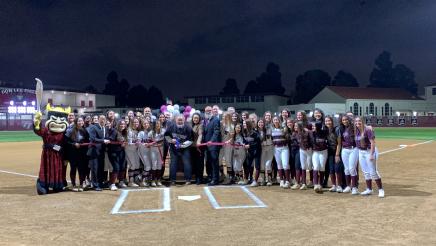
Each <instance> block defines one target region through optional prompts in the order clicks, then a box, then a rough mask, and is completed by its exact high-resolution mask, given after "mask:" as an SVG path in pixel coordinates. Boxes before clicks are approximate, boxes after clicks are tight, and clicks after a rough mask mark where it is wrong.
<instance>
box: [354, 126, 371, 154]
mask: <svg viewBox="0 0 436 246" xmlns="http://www.w3.org/2000/svg"><path fill="white" fill-rule="evenodd" d="M362 138H363V139H362ZM354 139H355V140H356V146H357V147H358V148H359V149H363V150H367V149H371V141H370V140H374V139H375V136H374V131H373V130H371V129H370V128H368V127H365V130H364V132H363V136H362V133H361V132H360V130H359V129H357V130H356V137H355V138H354Z"/></svg>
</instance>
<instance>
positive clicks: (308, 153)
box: [300, 148, 313, 170]
mask: <svg viewBox="0 0 436 246" xmlns="http://www.w3.org/2000/svg"><path fill="white" fill-rule="evenodd" d="M300 164H301V169H303V170H312V167H313V165H312V149H307V150H304V149H301V148H300Z"/></svg>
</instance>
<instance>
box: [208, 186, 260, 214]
mask: <svg viewBox="0 0 436 246" xmlns="http://www.w3.org/2000/svg"><path fill="white" fill-rule="evenodd" d="M217 188H223V189H224V188H225V189H228V188H239V189H241V190H242V191H243V192H244V193H245V194H247V195H248V197H249V198H250V199H251V200H253V202H254V203H255V204H256V205H233V206H221V205H220V204H219V203H218V202H217V200H216V198H215V196H214V195H213V194H212V192H211V190H212V189H217ZM204 193H205V194H206V196H207V198H208V199H209V202H210V204H211V205H212V207H213V208H214V209H229V208H267V207H268V206H267V205H266V204H265V203H263V202H262V200H260V199H259V198H258V197H257V196H256V195H254V194H253V192H251V191H250V190H249V189H248V188H247V187H245V186H213V187H204Z"/></svg>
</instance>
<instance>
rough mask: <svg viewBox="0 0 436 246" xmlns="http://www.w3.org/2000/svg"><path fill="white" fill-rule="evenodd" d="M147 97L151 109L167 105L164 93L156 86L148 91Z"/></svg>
mask: <svg viewBox="0 0 436 246" xmlns="http://www.w3.org/2000/svg"><path fill="white" fill-rule="evenodd" d="M147 95H148V96H147V101H148V106H150V107H151V108H159V107H160V106H161V105H162V104H165V100H164V98H163V94H162V91H161V90H159V89H158V88H157V87H155V86H154V85H152V86H151V87H150V89H148V94H147Z"/></svg>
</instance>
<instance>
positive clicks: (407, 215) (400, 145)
mask: <svg viewBox="0 0 436 246" xmlns="http://www.w3.org/2000/svg"><path fill="white" fill-rule="evenodd" d="M433 132H434V131H432V133H433ZM404 133H405V134H406V135H407V131H404ZM423 136H426V134H423ZM433 137H434V136H431V135H429V136H428V137H427V138H417V139H412V138H409V137H406V138H402V139H401V138H388V137H387V138H378V139H377V140H376V141H377V145H378V149H379V152H380V154H381V155H380V158H379V160H378V166H379V171H380V173H381V175H382V180H383V183H384V188H385V192H386V197H385V198H384V199H380V198H378V197H377V195H376V194H377V190H375V194H374V195H372V196H369V197H361V196H351V195H350V194H337V193H329V192H328V191H325V192H324V193H323V194H316V193H314V192H313V190H306V191H299V190H298V191H293V190H283V189H281V188H279V187H278V186H273V187H256V188H250V187H243V188H241V187H240V186H232V187H213V188H210V189H209V188H207V186H203V185H202V186H196V185H191V186H180V187H171V188H164V189H150V190H131V191H128V190H124V191H121V190H118V191H116V192H113V191H108V190H105V191H103V192H95V191H86V192H81V193H74V192H62V193H57V194H49V195H46V196H38V195H37V194H36V191H35V180H36V175H37V173H38V170H39V158H40V153H41V142H39V141H28V142H2V143H0V154H1V155H0V156H1V158H0V245H103V244H105V245H119V244H124V245H133V244H135V245H315V244H316V245H350V244H354V245H436V224H435V222H434V221H436V197H435V193H436V186H434V184H436V170H435V165H436V163H435V160H434V156H435V150H436V142H435V141H433V140H432V138H433ZM360 177H361V178H360V191H363V189H364V180H363V175H362V174H360ZM198 195H199V196H200V198H199V199H196V200H193V201H186V200H183V199H186V198H190V197H189V196H198ZM180 196H182V197H180ZM184 196H188V197H184ZM197 198H198V197H197ZM188 200H189V199H188Z"/></svg>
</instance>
